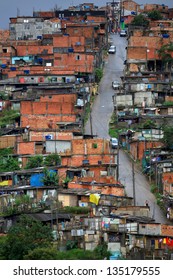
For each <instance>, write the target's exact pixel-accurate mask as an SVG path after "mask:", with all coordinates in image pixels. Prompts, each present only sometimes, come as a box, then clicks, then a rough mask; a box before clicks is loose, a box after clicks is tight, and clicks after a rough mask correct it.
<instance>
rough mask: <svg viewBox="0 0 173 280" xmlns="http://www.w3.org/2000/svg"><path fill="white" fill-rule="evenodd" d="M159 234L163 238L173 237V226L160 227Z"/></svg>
mask: <svg viewBox="0 0 173 280" xmlns="http://www.w3.org/2000/svg"><path fill="white" fill-rule="evenodd" d="M161 234H162V235H163V236H168V237H169V236H171V237H173V226H169V225H161Z"/></svg>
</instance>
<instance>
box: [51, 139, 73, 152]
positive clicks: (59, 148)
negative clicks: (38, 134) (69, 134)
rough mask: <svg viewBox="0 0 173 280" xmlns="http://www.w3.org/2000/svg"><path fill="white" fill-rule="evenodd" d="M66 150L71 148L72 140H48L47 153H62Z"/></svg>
mask: <svg viewBox="0 0 173 280" xmlns="http://www.w3.org/2000/svg"><path fill="white" fill-rule="evenodd" d="M66 150H71V141H58V140H55V141H54V140H48V141H46V153H55V152H57V153H60V152H65V151H66Z"/></svg>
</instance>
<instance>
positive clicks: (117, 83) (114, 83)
mask: <svg viewBox="0 0 173 280" xmlns="http://www.w3.org/2000/svg"><path fill="white" fill-rule="evenodd" d="M112 88H113V89H119V88H120V83H119V82H118V81H113V82H112Z"/></svg>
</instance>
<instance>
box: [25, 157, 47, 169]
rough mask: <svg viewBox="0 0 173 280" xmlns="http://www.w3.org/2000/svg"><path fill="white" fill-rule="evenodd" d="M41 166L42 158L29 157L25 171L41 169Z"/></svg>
mask: <svg viewBox="0 0 173 280" xmlns="http://www.w3.org/2000/svg"><path fill="white" fill-rule="evenodd" d="M42 166H43V156H41V155H36V156H33V157H30V158H29V160H28V162H27V164H26V166H25V169H31V168H37V167H42Z"/></svg>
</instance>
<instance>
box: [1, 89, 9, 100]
mask: <svg viewBox="0 0 173 280" xmlns="http://www.w3.org/2000/svg"><path fill="white" fill-rule="evenodd" d="M0 99H1V100H8V99H9V97H8V94H6V93H5V92H3V91H0Z"/></svg>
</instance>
